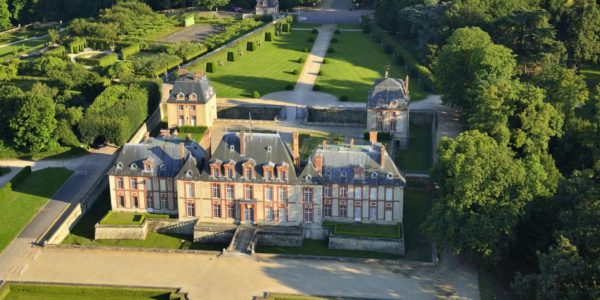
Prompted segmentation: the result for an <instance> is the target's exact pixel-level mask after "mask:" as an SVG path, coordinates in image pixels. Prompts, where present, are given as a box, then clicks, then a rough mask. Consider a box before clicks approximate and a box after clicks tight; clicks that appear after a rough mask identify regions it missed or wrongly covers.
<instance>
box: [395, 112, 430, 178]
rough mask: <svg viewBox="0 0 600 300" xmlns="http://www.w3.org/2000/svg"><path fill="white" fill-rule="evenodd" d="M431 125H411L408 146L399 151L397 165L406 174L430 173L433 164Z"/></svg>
mask: <svg viewBox="0 0 600 300" xmlns="http://www.w3.org/2000/svg"><path fill="white" fill-rule="evenodd" d="M431 139H432V137H431V125H426V126H424V125H415V124H410V128H409V137H408V146H407V148H406V149H405V150H398V152H397V153H398V154H397V155H396V165H397V166H398V168H399V169H400V170H402V171H404V172H428V170H429V168H430V167H431V163H432V151H433V149H432V148H431V147H432V145H431Z"/></svg>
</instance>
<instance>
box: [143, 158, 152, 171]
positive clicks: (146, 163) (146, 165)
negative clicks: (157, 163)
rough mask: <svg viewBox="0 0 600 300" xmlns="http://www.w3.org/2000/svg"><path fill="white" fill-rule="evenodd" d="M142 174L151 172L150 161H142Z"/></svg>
mask: <svg viewBox="0 0 600 300" xmlns="http://www.w3.org/2000/svg"><path fill="white" fill-rule="evenodd" d="M144 172H152V160H151V159H146V160H144Z"/></svg>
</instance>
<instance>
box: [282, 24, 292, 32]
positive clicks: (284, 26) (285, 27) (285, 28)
mask: <svg viewBox="0 0 600 300" xmlns="http://www.w3.org/2000/svg"><path fill="white" fill-rule="evenodd" d="M281 31H282V32H290V31H292V25H290V23H283V24H281Z"/></svg>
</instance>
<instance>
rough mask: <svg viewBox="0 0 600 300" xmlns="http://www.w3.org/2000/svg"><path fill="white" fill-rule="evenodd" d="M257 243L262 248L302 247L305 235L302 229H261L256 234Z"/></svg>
mask: <svg viewBox="0 0 600 300" xmlns="http://www.w3.org/2000/svg"><path fill="white" fill-rule="evenodd" d="M256 237H257V240H256V243H257V244H258V245H260V246H279V247H302V241H304V234H303V232H302V228H299V227H290V228H285V227H283V228H274V229H273V230H271V228H267V229H261V228H259V229H258V231H257V232H256Z"/></svg>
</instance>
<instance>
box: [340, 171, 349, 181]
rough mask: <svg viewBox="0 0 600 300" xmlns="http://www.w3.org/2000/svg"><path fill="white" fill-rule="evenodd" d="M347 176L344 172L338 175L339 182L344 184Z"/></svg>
mask: <svg viewBox="0 0 600 300" xmlns="http://www.w3.org/2000/svg"><path fill="white" fill-rule="evenodd" d="M347 175H348V174H347V173H346V171H342V172H341V173H340V180H341V181H342V182H346V178H347Z"/></svg>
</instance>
